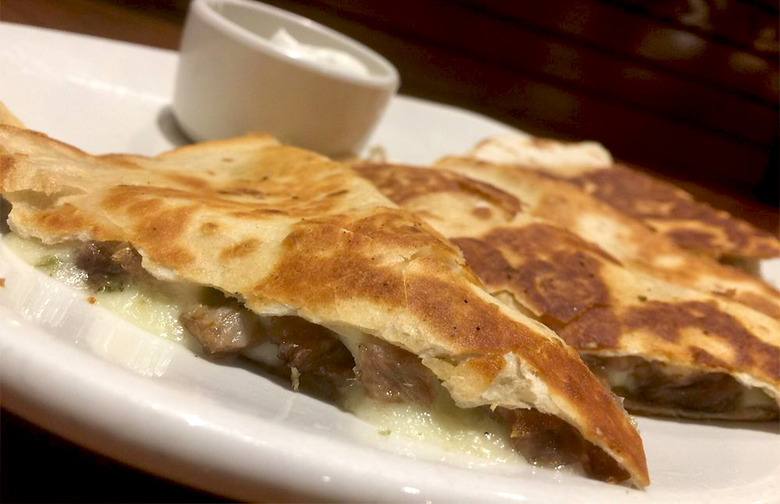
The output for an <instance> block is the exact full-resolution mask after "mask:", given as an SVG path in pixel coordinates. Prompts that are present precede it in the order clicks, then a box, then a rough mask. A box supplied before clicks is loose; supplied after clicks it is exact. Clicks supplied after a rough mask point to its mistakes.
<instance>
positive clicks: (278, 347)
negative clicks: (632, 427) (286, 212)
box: [75, 242, 628, 481]
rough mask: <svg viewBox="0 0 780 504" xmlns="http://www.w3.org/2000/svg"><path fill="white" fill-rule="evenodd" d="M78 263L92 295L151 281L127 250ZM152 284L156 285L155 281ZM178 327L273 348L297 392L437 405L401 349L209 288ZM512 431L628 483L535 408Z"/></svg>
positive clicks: (208, 348)
mask: <svg viewBox="0 0 780 504" xmlns="http://www.w3.org/2000/svg"><path fill="white" fill-rule="evenodd" d="M75 264H76V265H77V266H78V267H79V268H81V269H82V270H83V271H84V272H85V273H86V275H87V285H88V287H89V288H90V289H92V290H94V291H96V292H99V291H112V290H116V289H122V288H124V286H125V285H127V284H128V282H135V281H150V280H152V277H151V275H149V274H148V273H147V272H146V271H145V270H143V268H142V267H141V256H140V254H138V252H137V251H136V250H134V249H133V248H132V247H131V246H130V245H128V244H122V243H107V242H102V243H99V242H89V243H86V244H85V245H83V246H82V247H81V248H80V249H79V250H78V252H77V254H76V259H75ZM152 281H153V280H152ZM179 321H180V322H181V324H182V325H183V326H184V328H185V329H186V330H187V331H189V332H190V333H191V334H192V335H193V336H194V337H195V338H196V339H197V340H198V342H199V343H200V344H201V346H202V347H203V350H204V351H205V352H206V353H207V354H209V355H212V356H220V355H227V354H235V353H238V352H241V351H245V350H248V349H252V348H256V347H260V346H261V345H269V344H270V345H272V347H273V349H274V354H275V355H274V358H273V359H270V360H268V359H266V361H265V362H264V365H265V367H266V369H268V370H269V371H271V372H272V373H274V374H277V375H279V376H289V377H290V378H291V381H292V384H293V387H294V388H295V389H296V390H299V389H300V390H303V391H306V392H308V393H311V394H313V395H316V396H318V397H323V398H326V399H329V400H331V401H333V402H335V403H339V402H341V398H342V397H343V393H344V391H345V389H346V388H347V385H348V384H349V383H351V382H357V383H358V384H359V385H360V386H362V387H363V389H364V390H365V392H366V394H367V395H368V396H370V397H372V398H374V399H377V400H381V401H387V402H411V403H419V404H423V405H431V404H432V403H433V402H434V399H435V397H436V394H437V391H438V390H439V388H440V386H441V385H440V383H439V381H438V379H437V378H436V377H435V375H434V374H433V373H432V372H431V371H430V370H429V369H428V368H426V367H425V366H423V364H422V363H421V362H420V359H419V358H418V357H417V356H416V355H414V354H412V353H411V352H408V351H406V350H404V349H402V348H398V347H395V346H392V345H390V344H388V343H385V342H383V341H380V340H377V339H374V338H372V337H371V336H367V335H365V336H363V337H362V339H361V341H360V343H359V344H358V345H357V350H356V353H355V355H354V356H353V354H352V352H350V350H349V349H348V348H347V346H345V345H344V343H343V342H342V341H341V339H340V338H339V337H338V335H337V334H336V333H334V332H333V331H331V330H329V329H328V328H326V327H323V326H320V325H317V324H313V323H311V322H308V321H306V320H304V319H302V318H299V317H294V316H279V317H260V316H258V315H256V314H255V313H253V312H251V311H250V310H248V309H246V308H245V307H243V306H242V305H241V304H240V303H239V302H238V301H237V300H235V299H232V298H229V297H227V296H225V295H224V294H223V293H222V292H221V291H218V290H215V289H209V288H204V290H203V293H202V295H201V299H200V300H199V302H198V303H195V304H193V305H191V306H189V307H187V308H185V309H184V310H183V311H182V312H181V314H180V315H179ZM484 411H485V413H486V414H488V415H493V416H494V417H495V418H497V419H498V420H499V422H500V423H501V424H502V425H504V426H506V428H507V431H508V434H509V438H510V441H511V443H512V446H513V448H514V449H515V450H517V451H518V452H519V453H520V454H522V455H523V457H525V458H526V460H528V461H529V462H530V463H532V464H534V465H538V466H544V467H555V468H557V467H562V466H566V465H571V464H581V466H582V467H583V469H584V470H585V472H586V474H588V475H589V476H591V477H594V478H599V479H603V480H606V481H622V480H625V479H626V478H628V474H627V473H626V472H625V471H624V470H623V469H622V468H620V467H619V466H618V465H617V463H616V462H615V461H614V460H613V459H612V458H611V457H609V456H608V455H607V454H606V453H604V452H603V451H602V450H601V449H600V448H598V447H596V446H595V445H592V444H591V443H589V442H587V441H585V440H583V438H582V436H581V435H580V434H579V432H577V430H576V429H574V428H573V427H572V426H571V425H569V424H567V423H566V422H564V421H563V420H561V419H559V418H557V417H555V416H553V415H548V414H544V413H540V412H538V411H536V410H529V409H523V410H508V409H504V408H497V409H496V410H495V411H492V412H491V411H490V409H489V408H487V407H485V408H484Z"/></svg>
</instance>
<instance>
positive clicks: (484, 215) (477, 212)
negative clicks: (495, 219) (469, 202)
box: [471, 206, 493, 220]
mask: <svg viewBox="0 0 780 504" xmlns="http://www.w3.org/2000/svg"><path fill="white" fill-rule="evenodd" d="M471 214H472V215H474V217H476V218H478V219H485V220H487V219H490V217H491V216H492V215H493V212H492V211H491V210H490V208H488V207H482V206H478V207H475V208H474V210H472V211H471Z"/></svg>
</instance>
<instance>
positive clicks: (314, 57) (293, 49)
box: [268, 28, 371, 77]
mask: <svg viewBox="0 0 780 504" xmlns="http://www.w3.org/2000/svg"><path fill="white" fill-rule="evenodd" d="M268 41H269V42H270V43H271V44H273V45H274V46H275V47H277V48H278V49H280V50H281V51H282V52H284V53H285V54H289V55H290V56H292V57H293V58H297V59H301V60H304V61H308V62H310V63H314V64H316V65H319V66H322V67H327V68H328V69H331V70H334V71H336V72H340V73H343V74H347V75H354V76H358V77H368V76H369V75H370V74H371V72H369V71H368V67H367V66H366V65H364V64H363V63H362V62H361V61H360V60H359V59H357V58H355V57H354V56H352V55H351V54H349V53H347V52H344V51H339V50H338V49H332V48H329V47H320V46H314V45H309V44H302V43H300V42H298V41H297V40H296V39H295V38H294V37H293V36H292V35H290V34H289V33H288V32H287V30H285V29H284V28H281V29H279V31H277V32H276V33H275V34H274V35H273V37H271V38H270V39H268Z"/></svg>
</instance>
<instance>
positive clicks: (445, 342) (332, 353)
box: [0, 127, 649, 487]
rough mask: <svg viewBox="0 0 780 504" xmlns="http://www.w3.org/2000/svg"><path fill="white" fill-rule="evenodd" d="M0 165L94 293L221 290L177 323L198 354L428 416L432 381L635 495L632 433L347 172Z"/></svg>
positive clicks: (7, 161) (254, 153)
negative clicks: (412, 406) (257, 364)
mask: <svg viewBox="0 0 780 504" xmlns="http://www.w3.org/2000/svg"><path fill="white" fill-rule="evenodd" d="M0 149H1V150H0V194H2V196H3V197H4V198H6V199H7V200H8V201H9V202H10V203H11V205H12V208H11V211H10V214H9V216H8V223H9V224H10V227H11V228H12V230H13V232H14V233H16V234H18V235H20V236H22V237H26V238H32V239H36V240H40V241H42V242H43V243H45V244H63V243H65V244H68V243H73V244H75V246H77V247H79V250H80V251H79V252H78V254H77V255H78V257H79V258H78V259H77V260H76V262H77V263H78V264H79V265H80V267H82V269H84V271H86V272H87V273H88V274H89V275H90V278H91V277H92V276H94V277H95V282H96V284H97V285H98V286H99V288H121V283H120V284H119V285H118V286H117V284H115V283H113V282H114V280H113V279H116V277H117V275H120V274H122V273H123V272H125V271H126V272H131V273H132V274H133V275H134V276H135V278H136V279H137V281H143V282H150V283H152V284H153V285H158V283H160V282H162V283H164V284H165V285H167V286H169V287H170V286H171V285H189V286H201V287H202V286H207V287H208V288H209V291H216V293H218V294H219V296H218V297H220V296H221V298H220V300H218V301H217V302H216V304H215V302H214V301H213V300H212V301H206V300H203V301H202V302H201V303H200V304H198V305H197V306H196V307H194V308H193V309H191V310H189V309H188V310H186V313H183V314H182V321H183V323H184V325H185V326H186V327H187V328H188V329H191V331H192V332H193V333H194V334H195V335H196V336H197V337H198V339H199V340H200V341H201V343H203V344H204V346H205V347H206V348H207V350H209V351H211V352H213V353H220V352H224V351H233V350H236V349H241V348H246V347H247V346H251V345H253V344H257V345H264V344H266V343H268V342H275V343H277V344H278V348H279V350H278V355H276V356H275V357H276V358H277V359H280V360H282V361H285V362H286V363H287V365H288V366H289V368H290V371H291V375H292V378H293V382H294V384H295V385H296V386H297V385H299V384H300V383H301V382H303V381H304V379H305V378H306V377H307V376H308V377H309V379H310V381H314V382H323V381H328V380H329V383H330V384H331V385H333V384H335V385H336V386H337V385H338V384H339V383H343V382H344V380H347V381H349V380H357V381H358V382H359V383H361V384H362V385H363V386H364V387H366V389H367V390H369V391H371V392H373V393H375V394H377V395H379V396H384V397H386V398H389V399H397V398H398V396H399V395H401V396H403V395H405V394H406V395H409V392H408V391H406V389H407V388H410V389H412V390H413V391H414V392H415V393H413V394H411V395H413V396H415V397H412V398H411V400H419V401H422V402H424V401H425V400H426V398H425V397H426V396H427V395H430V394H429V392H430V390H429V389H430V387H431V385H430V381H431V377H432V379H433V382H434V384H435V386H436V387H439V389H440V391H441V390H446V392H447V393H448V394H449V396H450V397H451V399H452V400H453V401H454V402H455V403H456V404H457V406H459V407H461V408H490V411H492V412H493V414H494V415H495V416H496V417H497V418H499V419H500V420H501V421H502V422H504V423H505V424H506V425H507V426H508V428H509V431H510V434H511V436H512V441H513V444H514V445H515V446H517V447H518V449H520V450H521V451H523V450H525V451H523V454H524V455H525V456H526V457H527V458H529V459H531V460H538V461H540V462H541V463H545V462H548V461H552V462H553V463H570V464H575V465H576V464H579V465H581V466H582V467H583V468H584V469H585V471H586V472H588V473H589V474H590V475H592V476H593V477H596V478H600V479H603V480H607V481H619V480H626V479H627V480H630V482H631V483H632V484H633V485H635V486H637V487H641V486H644V485H646V484H648V481H649V480H648V475H647V469H646V463H645V458H644V453H643V448H642V443H641V440H640V438H639V436H638V434H637V432H636V430H635V428H634V426H633V425H632V423H631V420H630V419H629V417H628V416H627V415H626V414H625V411H624V410H623V409H622V406H621V404H620V402H619V400H617V399H616V398H615V397H614V396H613V395H612V394H611V393H610V392H608V391H607V390H605V389H604V387H602V386H601V384H600V383H599V381H598V379H597V378H596V377H595V376H594V375H593V374H592V373H591V372H590V371H589V369H588V368H587V367H586V366H585V365H584V364H583V363H582V361H581V360H580V358H579V357H578V355H577V353H576V352H575V351H574V350H573V349H572V348H571V347H569V346H568V345H566V344H565V343H564V342H563V341H562V340H561V339H560V338H559V337H557V336H556V335H555V334H554V333H553V332H552V331H551V330H549V329H548V328H546V327H545V326H543V325H542V324H540V323H538V322H536V321H534V320H532V319H530V318H528V317H526V316H525V315H523V314H521V313H519V312H518V311H516V310H514V309H511V308H508V307H505V306H503V305H502V304H500V303H498V302H497V301H496V300H495V299H494V298H493V297H492V296H490V295H489V294H488V293H487V292H486V291H485V290H484V288H483V287H482V285H481V284H480V283H479V281H478V280H477V279H476V277H475V276H474V275H473V273H472V272H471V271H470V270H469V269H468V268H467V267H466V266H465V265H464V261H463V257H462V255H461V254H460V253H459V251H458V249H457V248H456V247H455V246H453V245H452V244H451V243H450V242H448V241H447V240H446V239H444V238H443V237H442V236H441V235H439V234H438V233H436V232H435V231H434V230H432V228H430V227H429V226H427V225H426V224H424V223H423V222H422V221H421V220H419V219H418V218H417V217H414V216H412V215H411V214H410V213H407V212H406V211H403V210H401V209H399V208H398V207H396V206H395V205H394V204H393V203H391V202H390V201H389V200H388V199H386V198H385V197H384V196H382V195H381V194H380V193H379V192H378V191H377V190H376V189H375V188H374V187H373V186H372V185H371V184H370V183H369V182H367V181H365V180H364V179H362V178H360V177H359V176H357V175H356V174H355V173H354V172H353V171H352V170H351V169H350V168H349V167H347V166H345V165H342V164H339V163H336V162H333V161H330V160H328V159H326V158H324V157H321V156H319V155H316V154H313V153H310V152H306V151H303V150H299V149H295V148H291V147H286V146H282V145H279V144H278V143H277V142H276V141H275V140H273V139H272V138H270V137H268V136H262V135H260V136H257V135H250V136H247V137H242V138H236V139H228V140H222V141H215V142H209V143H203V144H197V145H193V146H188V147H183V148H179V149H176V150H173V151H171V152H167V153H164V154H162V155H160V156H157V157H155V158H147V157H141V156H130V155H107V156H91V155H88V154H86V153H84V152H82V151H79V150H78V149H75V148H73V147H71V146H68V145H65V144H62V143H59V142H56V141H54V140H51V139H49V138H47V137H45V136H44V135H42V134H39V133H35V132H31V131H27V130H21V129H17V128H11V127H0ZM105 263H107V264H105ZM98 266H99V267H98ZM120 276H121V275H120ZM236 327H238V328H241V329H242V330H239V331H232V329H235V328H236ZM222 329H224V331H223V330H222ZM231 331H232V332H231ZM247 340H248V342H247ZM312 341H313V342H314V345H312V346H310V347H307V351H306V352H303V353H302V352H299V351H298V350H300V348H301V345H304V344H309V343H312ZM304 346H305V345H304ZM309 350H311V351H309ZM314 354H316V357H317V358H318V359H319V360H318V361H317V362H316V363H312V355H314ZM388 354H389V355H390V357H391V358H389V359H388V358H384V360H382V359H383V357H382V356H383V355H388ZM347 361H348V362H349V364H348V365H346V366H345V362H347ZM353 367H354V369H353ZM377 368H378V369H379V371H377ZM399 375H401V378H402V380H401V381H402V383H401V384H400V385H399V384H397V383H394V382H393V379H398V376H399ZM339 380H341V381H339ZM442 386H443V387H442ZM336 388H337V387H336ZM526 449H527V450H526Z"/></svg>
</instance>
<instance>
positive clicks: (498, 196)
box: [355, 164, 522, 216]
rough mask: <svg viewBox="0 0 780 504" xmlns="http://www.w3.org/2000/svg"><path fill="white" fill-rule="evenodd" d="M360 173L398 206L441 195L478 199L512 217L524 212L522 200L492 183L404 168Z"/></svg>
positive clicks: (383, 167)
mask: <svg viewBox="0 0 780 504" xmlns="http://www.w3.org/2000/svg"><path fill="white" fill-rule="evenodd" d="M355 168H356V170H357V171H358V173H359V174H360V175H361V176H362V177H364V178H366V179H368V180H370V181H371V182H372V183H373V184H374V185H376V186H377V187H378V188H379V190H380V191H382V193H383V194H384V195H385V196H387V197H388V198H390V199H391V200H393V201H394V202H395V203H396V204H398V205H403V204H404V203H406V202H408V201H410V200H413V199H415V198H418V197H420V196H424V195H427V194H431V193H438V192H454V193H466V194H471V195H475V196H478V197H480V198H482V199H484V200H486V201H488V202H489V203H491V204H493V205H495V206H497V207H498V208H500V209H502V210H503V211H505V212H506V213H507V214H508V215H509V216H513V215H515V214H517V213H518V212H520V211H521V210H522V203H521V202H520V200H519V199H518V198H517V197H515V196H513V195H512V194H509V193H507V192H504V191H502V190H500V189H498V188H497V187H495V186H492V185H490V184H487V183H484V182H480V181H478V180H474V179H470V178H468V177H466V176H464V175H460V174H457V173H452V172H446V171H440V170H431V169H427V168H417V167H413V166H403V165H378V164H377V165H375V164H371V165H360V166H357V167H355Z"/></svg>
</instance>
